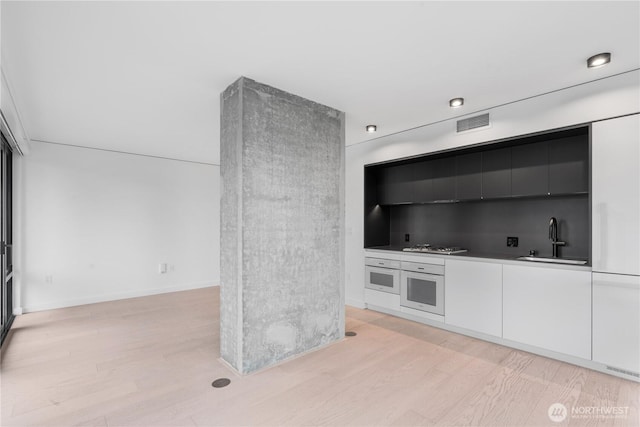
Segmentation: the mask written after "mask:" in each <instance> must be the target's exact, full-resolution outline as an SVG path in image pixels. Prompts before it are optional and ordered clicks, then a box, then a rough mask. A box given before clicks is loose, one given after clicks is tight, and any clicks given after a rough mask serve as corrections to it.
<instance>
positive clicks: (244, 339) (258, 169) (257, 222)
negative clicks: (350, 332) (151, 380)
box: [220, 77, 345, 373]
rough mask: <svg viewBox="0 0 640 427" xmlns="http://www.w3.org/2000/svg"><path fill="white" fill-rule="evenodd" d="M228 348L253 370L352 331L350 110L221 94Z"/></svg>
mask: <svg viewBox="0 0 640 427" xmlns="http://www.w3.org/2000/svg"><path fill="white" fill-rule="evenodd" d="M221 111H222V117H221V134H220V140H221V141H220V143H221V149H220V152H221V164H220V166H221V174H222V187H223V189H222V201H221V212H220V216H221V218H220V219H221V233H220V238H221V247H220V254H221V255H220V257H221V260H220V261H221V262H220V267H221V287H220V346H221V349H220V352H221V355H222V358H223V359H224V360H225V361H227V362H228V363H229V364H230V365H231V366H233V367H234V368H235V369H237V370H238V371H239V372H240V373H249V372H252V371H255V370H257V369H261V368H264V367H267V366H270V365H272V364H274V363H277V362H279V361H281V360H284V359H287V358H290V357H292V356H295V355H298V354H301V353H304V352H307V351H310V350H312V349H317V348H318V347H321V346H324V345H326V344H328V343H331V342H332V341H336V340H338V339H341V338H342V337H343V336H344V283H343V277H344V274H343V272H344V152H345V150H344V113H342V112H340V111H337V110H334V109H332V108H329V107H326V106H324V105H320V104H317V103H315V102H312V101H309V100H307V99H304V98H301V97H299V96H296V95H292V94H290V93H287V92H283V91H281V90H279V89H275V88H273V87H270V86H266V85H263V84H260V83H257V82H255V81H253V80H250V79H247V78H245V77H242V78H240V79H238V80H237V81H236V82H235V83H233V84H232V85H231V86H229V87H228V88H227V89H226V90H225V91H224V92H223V93H222V94H221Z"/></svg>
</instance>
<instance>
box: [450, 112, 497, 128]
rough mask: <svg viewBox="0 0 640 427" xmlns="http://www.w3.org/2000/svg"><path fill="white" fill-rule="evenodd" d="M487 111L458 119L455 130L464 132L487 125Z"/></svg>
mask: <svg viewBox="0 0 640 427" xmlns="http://www.w3.org/2000/svg"><path fill="white" fill-rule="evenodd" d="M489 124H490V123H489V113H486V114H481V115H479V116H475V117H469V118H468V119H462V120H458V122H457V125H456V132H465V131H468V130H471V129H478V128H484V127H487V126H489Z"/></svg>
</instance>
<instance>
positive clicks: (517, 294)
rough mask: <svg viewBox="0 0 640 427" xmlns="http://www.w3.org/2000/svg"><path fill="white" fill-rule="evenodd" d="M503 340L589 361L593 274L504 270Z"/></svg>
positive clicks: (511, 267)
mask: <svg viewBox="0 0 640 427" xmlns="http://www.w3.org/2000/svg"><path fill="white" fill-rule="evenodd" d="M502 278H503V282H502V287H503V307H504V310H503V338H505V339H508V340H512V341H517V342H520V343H523V344H529V345H533V346H536V347H541V348H545V349H548V350H552V351H556V352H558V353H564V354H569V355H572V356H577V357H581V358H583V359H591V272H589V271H574V270H562V269H552V268H544V267H525V266H516V265H504V266H503V270H502Z"/></svg>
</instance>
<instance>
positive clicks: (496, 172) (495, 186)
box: [482, 148, 511, 199]
mask: <svg viewBox="0 0 640 427" xmlns="http://www.w3.org/2000/svg"><path fill="white" fill-rule="evenodd" d="M509 196H511V148H499V149H497V150H488V151H484V152H483V153H482V198H483V199H493V198H499V197H509Z"/></svg>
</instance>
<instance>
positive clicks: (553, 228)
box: [549, 216, 567, 258]
mask: <svg viewBox="0 0 640 427" xmlns="http://www.w3.org/2000/svg"><path fill="white" fill-rule="evenodd" d="M549 240H551V245H552V246H551V248H552V249H551V253H552V255H551V256H552V257H553V258H558V246H564V245H566V244H567V243H566V242H559V241H558V220H557V219H556V218H555V217H553V216H552V217H551V219H550V220H549Z"/></svg>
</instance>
